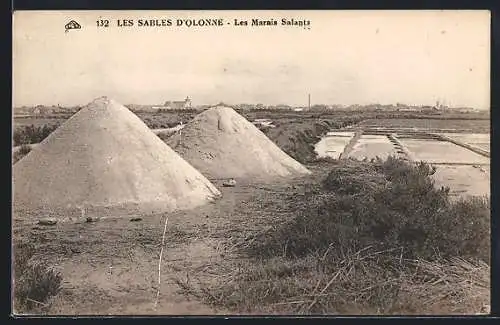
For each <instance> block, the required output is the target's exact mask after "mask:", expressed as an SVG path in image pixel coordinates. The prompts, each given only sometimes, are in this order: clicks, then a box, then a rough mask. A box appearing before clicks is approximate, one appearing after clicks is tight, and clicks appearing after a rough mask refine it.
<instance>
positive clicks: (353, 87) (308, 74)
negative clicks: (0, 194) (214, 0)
mask: <svg viewBox="0 0 500 325" xmlns="http://www.w3.org/2000/svg"><path fill="white" fill-rule="evenodd" d="M490 16H491V15H490V12H489V11H487V10H398V11H396V10H395V11H388V10H387V11H383V10H382V11H381V10H373V11H371V10H323V11H319V10H293V11H292V10H280V11H275V10H241V11H202V10H199V11H187V10H178V11H140V10H123V11H14V13H13V17H12V26H13V27H12V28H13V31H12V35H13V36H12V52H13V53H12V62H13V65H12V83H13V87H12V89H13V90H12V217H11V218H12V219H11V220H12V263H11V269H12V272H11V274H12V278H11V283H12V286H11V288H12V290H11V313H12V315H13V316H20V317H21V316H29V315H37V316H68V315H69V316H89V315H119V316H141V315H164V316H168V315H254V316H255V315H266V316H273V315H292V316H299V315H300V316H307V315H323V316H325V315H332V316H339V315H355V316H356V315H372V316H391V315H392V316H394V315H405V316H406V315H489V314H490V275H491V274H490V238H491V230H490V217H491V209H490V204H491V202H490V19H491V17H490Z"/></svg>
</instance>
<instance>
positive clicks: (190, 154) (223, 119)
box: [167, 106, 310, 180]
mask: <svg viewBox="0 0 500 325" xmlns="http://www.w3.org/2000/svg"><path fill="white" fill-rule="evenodd" d="M167 144H169V145H170V146H171V147H172V148H173V149H174V150H175V151H177V152H178V153H179V154H180V155H181V156H182V157H183V158H184V159H186V160H187V161H188V162H189V163H190V164H191V165H193V166H194V167H196V169H198V170H199V171H200V172H201V173H203V174H204V175H205V176H207V177H209V178H214V179H220V178H239V179H263V180H265V179H267V180H269V179H270V178H271V177H274V176H281V177H289V176H293V175H300V174H307V173H310V172H309V171H308V170H307V169H306V168H305V167H304V166H302V165H301V164H300V163H299V162H297V161H296V160H294V159H293V158H292V157H290V156H288V155H287V154H286V153H285V152H283V151H282V150H281V149H280V148H279V147H278V146H277V145H276V144H274V142H272V141H271V140H270V139H269V138H268V137H267V136H266V135H265V134H264V133H262V132H261V131H260V130H259V129H258V128H257V127H256V126H255V125H253V124H252V123H250V122H249V121H247V120H246V119H245V118H244V117H243V116H241V115H240V114H238V113H237V112H236V111H235V110H233V109H232V108H230V107H224V106H218V107H214V108H211V109H209V110H206V111H204V112H203V113H201V114H198V115H197V116H196V117H195V118H194V119H193V120H192V121H191V122H189V123H188V124H186V126H185V127H184V128H183V129H182V130H181V132H180V133H179V134H176V135H175V136H172V137H170V138H169V139H167Z"/></svg>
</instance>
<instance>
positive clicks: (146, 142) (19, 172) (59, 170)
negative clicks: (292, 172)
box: [13, 97, 220, 210]
mask: <svg viewBox="0 0 500 325" xmlns="http://www.w3.org/2000/svg"><path fill="white" fill-rule="evenodd" d="M13 176H14V177H13V178H14V180H13V183H14V203H15V204H19V205H21V206H23V207H29V208H42V207H43V208H45V207H47V208H54V207H64V208H69V207H78V206H82V205H84V206H96V207H111V206H125V205H127V204H132V205H135V206H139V207H140V206H143V205H144V206H146V205H154V206H158V207H159V208H160V209H163V210H174V209H188V208H192V207H195V206H198V205H201V204H203V203H206V202H208V201H211V200H212V199H214V198H215V197H217V196H219V195H220V192H219V191H218V190H217V189H216V188H215V187H214V186H213V185H212V184H211V183H210V182H209V181H208V180H207V179H206V178H205V177H204V176H203V175H202V174H200V172H198V171H197V170H196V169H195V168H194V167H192V166H191V165H190V164H189V163H187V162H186V161H185V160H184V159H182V158H181V157H180V156H179V155H178V154H177V153H176V152H175V151H173V150H172V149H171V148H170V147H168V146H167V145H166V144H165V143H164V142H163V141H162V140H161V139H160V138H158V137H157V136H156V135H155V134H154V133H153V132H152V131H151V130H150V129H149V128H148V127H147V126H146V124H144V123H143V122H142V121H141V120H140V119H139V118H138V117H137V116H136V115H135V114H134V113H132V112H131V111H130V110H128V109H127V108H126V107H124V106H122V105H121V104H119V103H117V102H116V101H114V100H111V99H107V98H106V97H102V98H98V99H96V100H95V101H93V102H92V103H90V104H89V105H88V106H86V107H84V108H83V109H81V110H80V111H79V112H78V113H76V114H75V115H73V116H72V117H71V118H70V119H69V120H68V121H66V122H65V123H64V124H63V125H61V126H60V127H59V128H57V129H56V130H55V131H54V132H53V133H52V134H50V135H49V136H48V137H47V138H46V139H45V140H44V141H42V142H41V143H40V144H39V145H38V146H37V147H35V148H34V149H33V150H32V151H31V152H30V153H29V154H28V155H26V156H25V157H24V158H22V159H21V160H20V161H19V162H17V163H16V164H15V165H14V167H13Z"/></svg>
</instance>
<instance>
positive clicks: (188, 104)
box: [164, 97, 191, 109]
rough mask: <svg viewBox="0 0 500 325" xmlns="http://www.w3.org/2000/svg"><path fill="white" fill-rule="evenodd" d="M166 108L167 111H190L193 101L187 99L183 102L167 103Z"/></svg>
mask: <svg viewBox="0 0 500 325" xmlns="http://www.w3.org/2000/svg"><path fill="white" fill-rule="evenodd" d="M164 108H166V109H190V108H191V99H190V98H189V97H186V99H184V100H181V101H167V102H165V105H164Z"/></svg>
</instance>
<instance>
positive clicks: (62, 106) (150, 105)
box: [12, 101, 491, 110]
mask: <svg viewBox="0 0 500 325" xmlns="http://www.w3.org/2000/svg"><path fill="white" fill-rule="evenodd" d="M89 103H90V102H89ZM89 103H86V104H74V105H61V104H31V105H17V106H13V107H12V108H13V109H14V110H15V109H19V108H34V107H60V108H73V107H84V106H87V105H88V104H89ZM220 104H225V105H229V106H242V105H248V106H263V107H277V106H286V107H291V108H307V107H308V105H307V104H306V105H304V104H301V105H297V104H265V103H230V102H224V101H220V102H218V103H205V104H196V105H192V107H193V108H195V107H202V106H216V105H220ZM122 105H124V106H149V107H155V106H156V107H167V106H165V105H164V103H163V104H138V103H128V104H122ZM314 106H327V107H334V106H340V107H346V108H347V107H352V106H360V107H366V106H395V107H397V106H403V107H404V106H407V107H424V106H426V107H438V105H435V104H407V103H401V102H396V103H391V104H381V103H369V104H340V103H334V104H325V103H316V104H311V105H310V107H314ZM439 107H442V108H471V109H477V110H490V109H491V108H477V107H474V106H468V105H441V106H439Z"/></svg>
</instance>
